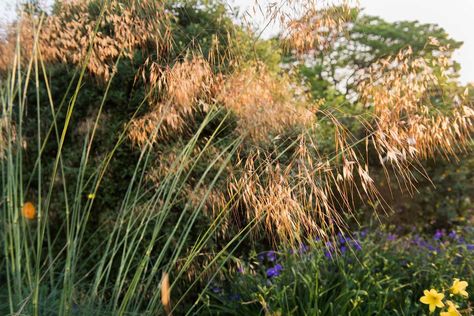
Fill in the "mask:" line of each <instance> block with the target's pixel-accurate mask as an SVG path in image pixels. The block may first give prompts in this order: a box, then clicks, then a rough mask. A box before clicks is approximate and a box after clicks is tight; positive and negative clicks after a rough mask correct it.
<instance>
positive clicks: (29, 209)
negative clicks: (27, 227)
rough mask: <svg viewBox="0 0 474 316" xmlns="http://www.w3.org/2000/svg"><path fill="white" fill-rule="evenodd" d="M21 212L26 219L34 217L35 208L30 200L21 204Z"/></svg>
mask: <svg viewBox="0 0 474 316" xmlns="http://www.w3.org/2000/svg"><path fill="white" fill-rule="evenodd" d="M21 214H22V215H23V217H24V218H26V219H35V217H36V208H35V206H34V205H33V203H31V202H26V203H25V204H23V208H22V209H21Z"/></svg>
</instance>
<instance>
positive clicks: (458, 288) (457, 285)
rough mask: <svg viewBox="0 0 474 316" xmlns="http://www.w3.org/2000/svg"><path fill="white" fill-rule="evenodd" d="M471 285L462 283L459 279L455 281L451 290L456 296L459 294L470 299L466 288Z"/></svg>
mask: <svg viewBox="0 0 474 316" xmlns="http://www.w3.org/2000/svg"><path fill="white" fill-rule="evenodd" d="M468 285H469V284H468V283H467V282H466V281H460V280H459V279H454V281H453V285H452V286H451V288H450V289H449V290H450V291H451V293H453V294H454V295H456V294H459V295H462V296H464V297H468V296H469V294H468V293H467V292H466V288H467V286H468Z"/></svg>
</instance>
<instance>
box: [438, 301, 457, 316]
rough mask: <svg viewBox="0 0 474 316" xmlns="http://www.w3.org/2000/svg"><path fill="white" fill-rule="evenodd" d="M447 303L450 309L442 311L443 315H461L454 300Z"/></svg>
mask: <svg viewBox="0 0 474 316" xmlns="http://www.w3.org/2000/svg"><path fill="white" fill-rule="evenodd" d="M446 304H448V311H447V312H441V313H440V315H441V316H461V313H460V312H459V311H458V310H457V309H456V305H454V303H453V302H451V301H447V302H446Z"/></svg>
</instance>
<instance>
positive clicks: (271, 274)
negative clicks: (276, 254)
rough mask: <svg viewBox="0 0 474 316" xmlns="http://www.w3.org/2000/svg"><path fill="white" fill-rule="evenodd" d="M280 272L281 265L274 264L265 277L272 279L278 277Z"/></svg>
mask: <svg viewBox="0 0 474 316" xmlns="http://www.w3.org/2000/svg"><path fill="white" fill-rule="evenodd" d="M282 270H283V267H282V266H281V264H276V265H275V266H274V267H273V268H268V269H267V277H269V278H274V277H276V276H279V275H280V274H281V271H282Z"/></svg>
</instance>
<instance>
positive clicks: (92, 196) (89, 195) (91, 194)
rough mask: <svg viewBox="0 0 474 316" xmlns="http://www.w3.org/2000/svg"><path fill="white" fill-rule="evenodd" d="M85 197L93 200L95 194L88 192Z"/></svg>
mask: <svg viewBox="0 0 474 316" xmlns="http://www.w3.org/2000/svg"><path fill="white" fill-rule="evenodd" d="M87 198H88V199H89V200H93V199H95V194H94V193H89V194H88V195H87Z"/></svg>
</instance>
